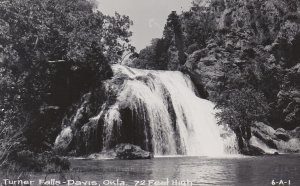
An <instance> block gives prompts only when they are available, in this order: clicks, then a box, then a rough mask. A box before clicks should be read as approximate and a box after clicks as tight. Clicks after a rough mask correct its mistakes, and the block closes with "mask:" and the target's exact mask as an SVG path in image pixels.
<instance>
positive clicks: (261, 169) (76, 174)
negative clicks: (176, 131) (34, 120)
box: [1, 155, 300, 186]
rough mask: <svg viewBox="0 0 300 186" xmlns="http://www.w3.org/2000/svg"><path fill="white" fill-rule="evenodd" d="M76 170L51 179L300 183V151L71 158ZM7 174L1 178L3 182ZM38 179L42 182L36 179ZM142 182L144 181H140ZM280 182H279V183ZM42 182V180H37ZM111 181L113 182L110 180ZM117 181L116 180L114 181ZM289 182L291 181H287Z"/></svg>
mask: <svg viewBox="0 0 300 186" xmlns="http://www.w3.org/2000/svg"><path fill="white" fill-rule="evenodd" d="M71 162H72V170H71V171H70V172H66V173H63V174H49V175H47V180H50V179H56V180H61V181H64V180H68V179H71V180H80V181H97V183H101V185H105V184H103V181H105V180H115V181H116V180H117V179H119V184H120V181H125V182H126V184H127V185H130V186H132V185H135V181H142V180H145V181H146V185H154V184H149V183H148V180H156V181H162V182H161V184H160V185H163V184H166V182H163V181H166V179H167V178H168V180H169V182H168V185H172V181H175V180H177V181H189V182H192V183H193V185H229V186H230V185H237V186H248V185H249V186H250V185H251V186H252V185H259V186H264V185H266V186H267V185H272V180H274V181H275V182H278V183H279V182H280V181H281V180H282V181H283V182H288V181H289V180H290V182H291V185H300V177H299V169H300V155H280V156H261V157H227V158H208V157H165V158H164V157H161V158H155V159H152V160H131V161H127V160H97V161H95V160H71ZM45 176H46V175H45V174H38V173H31V174H30V180H36V181H38V180H39V179H44V178H45ZM3 179H5V178H4V177H2V179H1V182H2V183H3ZM36 183H38V182H36ZM140 183H141V182H140ZM278 183H277V185H278ZM37 185H38V184H37ZM106 185H109V184H106ZM111 185H113V184H111ZM190 185H191V184H190ZM285 185H287V184H285Z"/></svg>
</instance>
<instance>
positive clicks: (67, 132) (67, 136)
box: [54, 127, 73, 154]
mask: <svg viewBox="0 0 300 186" xmlns="http://www.w3.org/2000/svg"><path fill="white" fill-rule="evenodd" d="M72 139H73V133H72V129H71V127H66V128H64V129H63V130H62V131H61V133H60V134H59V135H58V137H57V138H56V140H55V143H54V149H55V151H57V152H59V153H61V154H62V153H64V152H66V151H67V150H68V148H69V146H70V144H71V142H72Z"/></svg>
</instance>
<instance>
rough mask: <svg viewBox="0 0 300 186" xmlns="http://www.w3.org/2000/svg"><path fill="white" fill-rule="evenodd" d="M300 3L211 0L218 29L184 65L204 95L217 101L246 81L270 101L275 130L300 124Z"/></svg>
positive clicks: (281, 0)
mask: <svg viewBox="0 0 300 186" xmlns="http://www.w3.org/2000/svg"><path fill="white" fill-rule="evenodd" d="M299 7H300V2H299V1H294V0H291V1H288V0H265V1H260V0H253V1H242V0H214V1H211V3H210V6H208V9H206V10H207V11H211V13H212V14H213V15H214V17H215V21H216V22H217V30H216V33H215V34H214V36H213V37H211V39H210V40H208V42H207V43H206V47H205V48H202V49H199V50H196V51H194V52H193V53H192V54H190V55H189V56H188V59H187V61H186V64H185V66H184V70H185V71H187V72H188V73H189V74H190V76H191V77H192V79H193V81H194V82H195V85H196V86H197V88H198V90H199V92H200V93H201V92H202V93H203V94H202V95H203V97H207V98H208V99H210V100H213V101H214V100H216V99H217V98H218V97H219V95H220V94H222V91H223V90H224V89H228V88H229V89H230V87H234V86H237V87H238V85H237V83H236V82H239V83H245V84H248V85H250V86H252V87H256V88H257V89H259V90H261V91H262V92H263V93H264V95H265V96H266V98H267V99H268V101H269V104H270V105H271V106H272V109H273V110H272V112H271V113H270V119H269V122H270V123H271V125H272V126H273V127H274V128H284V129H287V130H292V129H294V128H296V127H299V126H300V65H299V62H300V55H299V52H296V51H299V50H300V14H299V12H300V11H299V9H300V8H299ZM237 80H238V81H237ZM282 137H283V136H282ZM283 138H284V137H283Z"/></svg>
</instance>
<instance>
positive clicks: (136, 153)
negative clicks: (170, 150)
mask: <svg viewBox="0 0 300 186" xmlns="http://www.w3.org/2000/svg"><path fill="white" fill-rule="evenodd" d="M115 152H116V158H118V159H122V160H135V159H151V158H152V157H153V155H152V153H150V152H148V151H144V150H143V149H141V148H140V147H139V146H136V145H131V144H119V145H117V146H116V147H115Z"/></svg>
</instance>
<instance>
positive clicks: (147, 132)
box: [98, 65, 235, 156]
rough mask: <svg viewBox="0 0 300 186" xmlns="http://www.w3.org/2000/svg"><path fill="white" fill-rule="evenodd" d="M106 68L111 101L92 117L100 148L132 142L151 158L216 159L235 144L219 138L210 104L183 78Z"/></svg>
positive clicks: (173, 74)
mask: <svg viewBox="0 0 300 186" xmlns="http://www.w3.org/2000/svg"><path fill="white" fill-rule="evenodd" d="M112 69H113V72H114V77H113V78H112V79H110V80H108V81H106V82H105V86H106V90H107V92H108V93H109V92H110V93H112V92H114V93H112V95H113V94H114V95H115V97H116V98H115V101H114V103H112V104H111V105H110V106H109V108H106V112H103V110H102V111H101V113H100V114H101V116H99V117H98V118H103V120H104V129H103V131H104V132H103V133H104V134H103V140H102V142H103V149H104V150H109V149H110V148H112V147H113V146H114V145H116V144H118V143H132V144H135V145H139V146H141V147H142V148H143V149H145V150H148V151H152V152H153V153H154V155H156V156H159V155H189V156H219V155H224V154H225V153H226V149H227V148H228V146H230V147H233V146H235V144H228V140H225V139H224V138H223V137H221V133H222V128H221V127H219V126H218V125H217V124H216V123H217V121H216V118H215V110H214V104H213V103H212V102H210V101H208V100H204V99H201V98H199V97H197V96H196V94H197V92H196V90H195V88H194V86H193V83H192V82H191V80H190V78H189V77H188V76H187V75H184V74H183V73H181V72H178V71H154V70H140V69H133V68H129V67H126V66H122V65H113V66H112ZM223 132H224V130H223ZM231 141H232V140H231ZM231 143H234V142H231Z"/></svg>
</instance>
